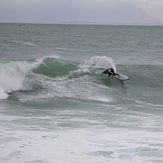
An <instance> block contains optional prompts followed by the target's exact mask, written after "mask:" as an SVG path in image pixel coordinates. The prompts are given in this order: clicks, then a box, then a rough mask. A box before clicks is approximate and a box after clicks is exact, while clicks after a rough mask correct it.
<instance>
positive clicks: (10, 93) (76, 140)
mask: <svg viewBox="0 0 163 163" xmlns="http://www.w3.org/2000/svg"><path fill="white" fill-rule="evenodd" d="M0 33H1V37H0V57H1V60H0V123H1V129H0V151H1V152H0V161H1V162H5V163H6V162H7V163H10V162H20V163H22V162H24V163H27V162H28V163H29V162H30V163H36V162H38V163H43V162H47V163H58V162H60V163H65V162H66V163H81V162H82V163H86V162H88V163H90V162H92V163H95V162H96V163H104V162H111V163H124V162H125V163H140V162H145V163H161V162H162V161H163V143H162V142H163V129H162V127H163V101H162V99H163V87H162V86H163V71H162V66H163V57H162V54H163V27H162V26H151V27H149V26H95V25H93V26H92V25H34V24H33V25H32V24H22V25H21V26H19V24H0ZM109 67H113V68H114V70H115V71H117V72H120V73H124V74H127V75H129V76H130V80H129V81H125V82H122V81H119V80H117V79H112V78H109V77H108V76H104V75H101V72H102V71H104V70H105V69H107V68H109Z"/></svg>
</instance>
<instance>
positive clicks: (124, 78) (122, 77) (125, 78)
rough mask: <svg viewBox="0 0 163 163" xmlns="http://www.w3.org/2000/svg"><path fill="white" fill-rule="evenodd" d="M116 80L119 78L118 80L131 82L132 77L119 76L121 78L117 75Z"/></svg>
mask: <svg viewBox="0 0 163 163" xmlns="http://www.w3.org/2000/svg"><path fill="white" fill-rule="evenodd" d="M114 78H117V79H119V80H122V81H125V80H129V79H130V77H129V76H127V75H125V74H119V76H118V75H115V76H114Z"/></svg>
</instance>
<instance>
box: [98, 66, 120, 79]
mask: <svg viewBox="0 0 163 163" xmlns="http://www.w3.org/2000/svg"><path fill="white" fill-rule="evenodd" d="M102 74H105V75H106V74H108V76H111V75H112V77H114V76H115V75H118V77H120V75H119V74H116V73H115V72H114V70H113V69H112V68H109V69H107V70H105V71H104V72H102ZM102 74H101V75H102Z"/></svg>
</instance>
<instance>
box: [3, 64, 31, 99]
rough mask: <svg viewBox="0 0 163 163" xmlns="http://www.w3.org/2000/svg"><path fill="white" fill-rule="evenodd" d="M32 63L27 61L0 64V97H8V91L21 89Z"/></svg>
mask: <svg viewBox="0 0 163 163" xmlns="http://www.w3.org/2000/svg"><path fill="white" fill-rule="evenodd" d="M29 70H30V65H29V64H28V63H27V62H18V61H17V62H9V63H5V64H3V63H2V64H1V65H0V99H4V98H7V96H8V95H7V93H8V92H11V91H15V90H19V89H21V88H22V86H23V81H24V79H25V76H26V74H27V72H28V71H29Z"/></svg>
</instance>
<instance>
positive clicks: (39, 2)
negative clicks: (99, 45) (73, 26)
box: [0, 0, 163, 24]
mask: <svg viewBox="0 0 163 163" xmlns="http://www.w3.org/2000/svg"><path fill="white" fill-rule="evenodd" d="M0 22H18V23H68V22H84V23H87V22H88V23H89V22H90V23H97V24H99V23H100V24H163V0H0Z"/></svg>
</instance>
